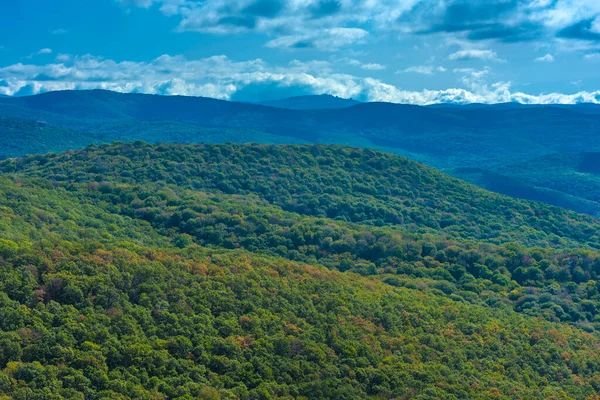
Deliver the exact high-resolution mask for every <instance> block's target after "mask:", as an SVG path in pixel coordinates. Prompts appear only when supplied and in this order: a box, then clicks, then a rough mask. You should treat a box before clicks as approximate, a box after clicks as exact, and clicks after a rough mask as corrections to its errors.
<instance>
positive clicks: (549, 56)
mask: <svg viewBox="0 0 600 400" xmlns="http://www.w3.org/2000/svg"><path fill="white" fill-rule="evenodd" d="M535 61H537V62H543V63H552V62H554V56H553V55H552V54H550V53H548V54H546V55H544V56H541V57H538V58H536V59H535Z"/></svg>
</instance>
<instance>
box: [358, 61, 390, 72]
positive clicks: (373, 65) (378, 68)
mask: <svg viewBox="0 0 600 400" xmlns="http://www.w3.org/2000/svg"><path fill="white" fill-rule="evenodd" d="M360 67H361V68H362V69H365V70H367V71H382V70H384V69H385V65H381V64H377V63H369V64H363V65H361V66H360Z"/></svg>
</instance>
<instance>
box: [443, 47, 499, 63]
mask: <svg viewBox="0 0 600 400" xmlns="http://www.w3.org/2000/svg"><path fill="white" fill-rule="evenodd" d="M448 59H449V60H452V61H467V60H483V61H495V62H505V61H506V60H503V59H501V58H499V57H498V54H496V52H495V51H492V50H478V49H468V50H459V51H457V52H454V53H452V54H450V55H449V56H448Z"/></svg>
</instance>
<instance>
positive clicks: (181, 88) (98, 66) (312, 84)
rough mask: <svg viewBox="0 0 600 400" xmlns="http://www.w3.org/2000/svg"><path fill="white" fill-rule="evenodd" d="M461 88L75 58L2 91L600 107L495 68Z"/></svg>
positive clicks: (213, 61)
mask: <svg viewBox="0 0 600 400" xmlns="http://www.w3.org/2000/svg"><path fill="white" fill-rule="evenodd" d="M454 72H455V73H457V74H460V75H461V77H460V80H459V81H460V83H461V84H462V86H463V87H456V88H449V89H444V90H422V91H407V90H403V89H401V88H399V87H396V86H394V85H390V84H388V83H385V82H383V81H381V80H378V79H374V78H362V77H358V76H354V75H349V74H340V73H336V72H335V71H332V69H331V65H330V64H329V63H327V62H322V61H314V62H300V61H293V62H291V63H289V64H286V65H282V66H278V65H272V64H269V63H266V62H265V61H263V60H261V59H254V60H248V61H242V62H235V61H232V60H231V59H229V58H227V57H225V56H214V57H208V58H203V59H198V60H188V59H186V58H185V57H183V56H169V55H163V56H160V57H158V58H156V59H154V60H152V61H149V62H131V61H122V62H116V61H113V60H106V59H102V58H98V57H94V56H90V55H87V56H82V57H74V58H73V59H72V60H71V61H68V62H57V63H53V64H47V65H33V64H22V63H19V64H13V65H10V66H7V67H3V68H0V93H2V94H6V95H14V94H19V93H40V92H45V91H52V90H66V89H108V90H114V91H119V92H141V93H154V94H169V95H188V96H208V97H214V98H219V99H230V98H231V97H232V96H234V95H235V94H236V93H237V92H239V91H240V90H242V89H244V88H246V87H249V86H251V85H265V87H273V86H275V87H280V88H298V89H301V90H302V91H304V92H306V91H308V92H312V93H314V94H331V95H336V96H339V97H344V98H360V99H364V100H367V101H389V102H394V103H410V104H422V105H423V104H436V103H443V102H452V103H474V102H476V103H499V102H512V101H515V102H521V103H527V104H549V103H567V104H574V103H578V102H590V103H600V91H596V92H578V93H574V94H562V93H549V94H540V95H532V94H527V93H522V92H512V91H511V88H510V83H507V82H495V83H489V84H488V82H487V81H486V79H487V78H489V76H490V70H489V69H483V70H475V69H468V68H462V69H455V70H454Z"/></svg>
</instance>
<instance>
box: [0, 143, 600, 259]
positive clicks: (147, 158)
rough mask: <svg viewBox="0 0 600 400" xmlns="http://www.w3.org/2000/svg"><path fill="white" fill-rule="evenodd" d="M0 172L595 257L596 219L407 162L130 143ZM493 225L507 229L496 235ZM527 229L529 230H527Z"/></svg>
mask: <svg viewBox="0 0 600 400" xmlns="http://www.w3.org/2000/svg"><path fill="white" fill-rule="evenodd" d="M170 156H172V157H173V158H169V157H170ZM0 169H1V170H3V171H5V172H18V173H20V174H24V175H26V176H27V175H33V176H42V177H44V178H47V179H51V180H53V181H58V182H61V181H64V182H72V181H73V182H86V181H106V182H115V183H133V182H137V183H141V182H144V183H151V182H153V183H156V182H165V183H167V184H176V185H178V186H179V187H184V188H188V189H202V190H217V191H223V192H225V193H228V194H238V195H246V194H248V193H253V194H256V195H258V196H259V197H261V198H263V199H265V200H266V201H268V202H270V203H273V204H275V205H277V206H279V207H282V208H283V209H284V210H286V211H290V212H298V213H302V214H306V215H312V216H317V217H328V218H338V219H342V220H347V221H351V222H358V223H366V224H370V225H379V226H385V225H394V224H404V225H407V226H414V227H415V229H433V230H436V231H443V232H447V233H448V234H450V235H453V236H456V237H464V238H470V239H479V240H488V241H491V242H498V243H501V242H506V241H511V240H520V241H526V242H528V243H531V244H535V245H537V246H549V245H557V246H562V245H568V244H569V243H580V242H585V243H586V245H590V246H595V247H598V248H600V236H599V235H600V233H599V232H598V231H597V230H595V225H594V224H595V223H596V220H594V219H593V218H587V217H583V216H577V215H576V214H574V213H572V212H568V211H566V210H562V209H559V208H552V207H548V206H545V205H543V204H541V203H532V202H521V201H518V200H513V199H510V198H508V197H505V196H500V195H495V194H493V193H490V192H486V191H483V190H479V189H477V188H476V187H474V186H473V185H470V184H467V183H464V182H462V181H459V180H457V179H453V178H450V177H449V176H447V175H445V174H442V173H440V172H438V171H436V170H434V169H432V168H429V167H426V166H425V165H422V164H419V163H416V162H413V161H410V160H408V159H406V158H402V157H396V156H393V155H391V154H385V153H381V152H377V151H373V150H368V149H352V148H343V147H338V146H320V145H317V146H298V147H296V146H278V147H273V146H264V145H248V146H239V145H222V146H210V145H189V146H181V145H169V144H162V145H159V146H158V147H155V146H151V145H148V144H145V143H140V142H136V143H133V144H119V145H115V146H107V145H102V146H97V147H96V146H95V147H91V148H87V149H86V150H84V151H82V152H78V153H76V154H75V155H72V154H71V153H65V154H62V155H43V156H34V157H28V158H26V159H18V160H8V161H6V162H3V163H1V164H0ZM495 223H498V224H500V225H501V226H502V227H503V229H502V230H499V229H496V228H495V227H494V224H495ZM523 225H528V226H529V227H530V228H532V229H534V230H533V231H527V230H525V231H524V230H523ZM551 237H552V238H551Z"/></svg>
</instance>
